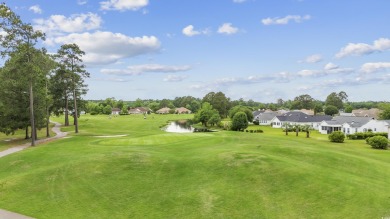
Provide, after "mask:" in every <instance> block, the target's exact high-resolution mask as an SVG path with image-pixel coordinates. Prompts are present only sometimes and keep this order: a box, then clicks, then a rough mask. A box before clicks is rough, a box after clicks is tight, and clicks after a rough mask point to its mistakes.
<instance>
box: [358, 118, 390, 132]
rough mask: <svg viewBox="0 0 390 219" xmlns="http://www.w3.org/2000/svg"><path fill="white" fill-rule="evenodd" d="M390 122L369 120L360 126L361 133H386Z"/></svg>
mask: <svg viewBox="0 0 390 219" xmlns="http://www.w3.org/2000/svg"><path fill="white" fill-rule="evenodd" d="M389 124H390V120H370V121H369V122H367V123H366V124H364V125H363V126H362V129H363V132H367V131H369V130H371V131H372V132H388V126H389Z"/></svg>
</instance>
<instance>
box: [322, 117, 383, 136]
mask: <svg viewBox="0 0 390 219" xmlns="http://www.w3.org/2000/svg"><path fill="white" fill-rule="evenodd" d="M389 125H390V120H376V119H374V118H370V117H353V116H336V117H334V118H333V119H332V120H330V121H323V122H322V123H321V125H320V126H321V127H320V129H319V131H320V133H321V134H330V133H332V132H334V131H342V132H344V133H345V134H355V133H356V132H368V131H372V132H388V131H389V130H388V127H389Z"/></svg>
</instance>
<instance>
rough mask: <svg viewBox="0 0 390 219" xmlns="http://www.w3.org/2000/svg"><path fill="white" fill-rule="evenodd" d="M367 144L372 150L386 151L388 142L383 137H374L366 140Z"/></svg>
mask: <svg viewBox="0 0 390 219" xmlns="http://www.w3.org/2000/svg"><path fill="white" fill-rule="evenodd" d="M367 143H368V144H369V145H371V147H372V148H374V149H387V148H388V144H389V140H387V138H385V137H383V136H374V137H371V138H368V140H367Z"/></svg>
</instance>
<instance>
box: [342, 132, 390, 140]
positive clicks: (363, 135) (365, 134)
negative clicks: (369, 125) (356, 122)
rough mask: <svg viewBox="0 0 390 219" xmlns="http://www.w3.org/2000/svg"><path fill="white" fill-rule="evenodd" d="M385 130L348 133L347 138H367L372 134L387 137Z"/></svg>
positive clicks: (372, 135)
mask: <svg viewBox="0 0 390 219" xmlns="http://www.w3.org/2000/svg"><path fill="white" fill-rule="evenodd" d="M387 135H388V134H387V132H377V133H374V132H356V133H355V134H348V135H347V138H348V139H351V140H360V139H367V138H370V137H374V136H383V137H386V138H387Z"/></svg>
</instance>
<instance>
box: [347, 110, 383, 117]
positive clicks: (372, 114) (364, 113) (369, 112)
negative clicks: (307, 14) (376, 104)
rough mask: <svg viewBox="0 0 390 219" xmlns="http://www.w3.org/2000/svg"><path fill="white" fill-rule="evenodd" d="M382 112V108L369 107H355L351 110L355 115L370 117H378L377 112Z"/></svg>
mask: <svg viewBox="0 0 390 219" xmlns="http://www.w3.org/2000/svg"><path fill="white" fill-rule="evenodd" d="M381 112H382V110H380V109H377V108H371V109H369V110H367V109H356V110H352V113H353V114H354V115H355V116H357V117H370V118H375V119H378V118H379V114H380V113H381Z"/></svg>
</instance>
